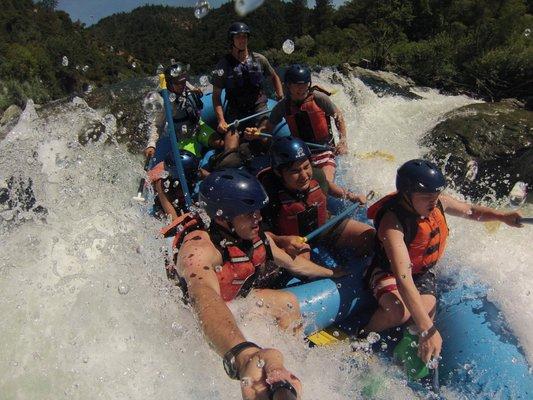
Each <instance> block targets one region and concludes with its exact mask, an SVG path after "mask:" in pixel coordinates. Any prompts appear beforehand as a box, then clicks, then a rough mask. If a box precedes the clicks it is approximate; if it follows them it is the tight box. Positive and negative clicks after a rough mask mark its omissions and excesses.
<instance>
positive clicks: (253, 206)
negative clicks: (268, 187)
mask: <svg viewBox="0 0 533 400" xmlns="http://www.w3.org/2000/svg"><path fill="white" fill-rule="evenodd" d="M199 201H200V205H201V206H202V207H203V208H204V209H205V211H206V212H207V215H209V216H210V217H211V218H215V217H219V218H225V219H226V220H231V219H233V218H234V217H236V216H237V215H241V214H249V213H252V212H254V211H257V210H260V209H261V208H263V207H264V206H266V205H267V203H268V196H267V194H266V192H265V189H264V188H263V186H262V185H261V183H259V181H258V180H257V178H256V177H255V176H253V175H251V174H250V173H248V172H246V171H243V170H240V169H234V168H228V169H222V170H220V171H216V172H213V173H211V174H209V176H208V177H207V178H205V179H204V181H203V182H202V183H201V184H200V194H199Z"/></svg>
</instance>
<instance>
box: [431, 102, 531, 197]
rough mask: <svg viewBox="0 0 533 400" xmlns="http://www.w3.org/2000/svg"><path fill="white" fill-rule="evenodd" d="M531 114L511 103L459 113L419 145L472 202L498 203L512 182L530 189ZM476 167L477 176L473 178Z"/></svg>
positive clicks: (474, 106)
mask: <svg viewBox="0 0 533 400" xmlns="http://www.w3.org/2000/svg"><path fill="white" fill-rule="evenodd" d="M532 142H533V112H531V111H527V110H525V109H524V108H522V107H521V104H518V103H517V102H514V101H505V102H499V103H479V104H471V105H468V106H464V107H461V108H459V109H457V110H454V111H452V112H451V113H449V114H448V115H446V117H445V120H444V121H442V122H441V123H439V124H438V125H437V126H436V127H435V128H434V129H433V130H432V131H431V132H429V133H428V134H427V135H426V136H425V137H424V138H423V141H422V144H423V145H425V146H427V147H428V148H430V152H429V154H428V157H429V158H432V159H435V160H437V161H438V162H439V163H440V164H441V165H442V166H444V168H445V171H446V174H447V176H448V177H450V178H451V180H452V182H451V184H452V185H453V186H454V187H455V188H457V189H458V190H460V191H461V192H462V193H463V194H465V195H468V196H470V197H472V198H474V199H480V198H482V197H484V196H493V195H495V196H496V197H501V196H505V195H506V194H507V193H509V190H510V189H511V188H512V186H513V185H514V183H515V182H516V181H524V182H526V183H527V184H528V186H529V187H530V188H531V187H533V168H532V166H533V147H532ZM476 167H477V173H476Z"/></svg>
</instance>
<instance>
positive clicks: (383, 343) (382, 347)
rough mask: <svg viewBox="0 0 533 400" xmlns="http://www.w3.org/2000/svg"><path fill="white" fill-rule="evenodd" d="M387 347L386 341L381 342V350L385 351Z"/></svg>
mask: <svg viewBox="0 0 533 400" xmlns="http://www.w3.org/2000/svg"><path fill="white" fill-rule="evenodd" d="M388 347H389V345H388V344H387V343H386V342H381V350H383V351H385V350H387V348H388Z"/></svg>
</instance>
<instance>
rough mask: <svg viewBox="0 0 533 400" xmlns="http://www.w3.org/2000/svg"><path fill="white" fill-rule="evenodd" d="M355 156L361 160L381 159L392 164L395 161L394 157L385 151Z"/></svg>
mask: <svg viewBox="0 0 533 400" xmlns="http://www.w3.org/2000/svg"><path fill="white" fill-rule="evenodd" d="M356 156H357V157H359V158H360V159H362V160H370V159H373V158H381V159H383V160H385V161H390V162H393V161H395V160H396V157H394V155H393V154H391V153H389V152H387V151H381V150H375V151H369V152H366V153H359V154H356Z"/></svg>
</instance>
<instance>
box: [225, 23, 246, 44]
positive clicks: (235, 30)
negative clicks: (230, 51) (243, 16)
mask: <svg viewBox="0 0 533 400" xmlns="http://www.w3.org/2000/svg"><path fill="white" fill-rule="evenodd" d="M239 33H245V34H247V35H248V36H250V33H251V31H250V28H249V27H248V25H246V24H245V23H244V22H234V23H232V24H231V25H230V26H229V28H228V40H229V41H232V40H233V36H235V35H237V34H239Z"/></svg>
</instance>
